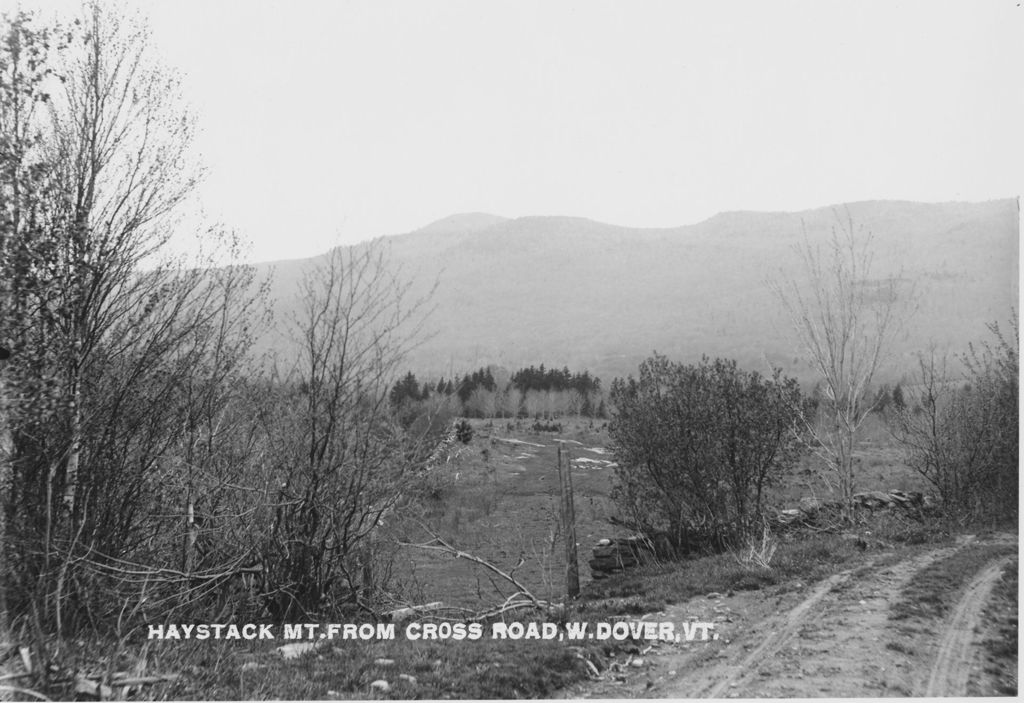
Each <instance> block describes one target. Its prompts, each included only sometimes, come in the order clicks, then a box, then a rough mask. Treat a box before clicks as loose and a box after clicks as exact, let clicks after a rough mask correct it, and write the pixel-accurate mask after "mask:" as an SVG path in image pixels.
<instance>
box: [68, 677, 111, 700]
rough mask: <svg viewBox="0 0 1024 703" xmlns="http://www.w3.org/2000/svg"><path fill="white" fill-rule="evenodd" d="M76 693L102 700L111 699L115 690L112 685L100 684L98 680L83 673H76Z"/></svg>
mask: <svg viewBox="0 0 1024 703" xmlns="http://www.w3.org/2000/svg"><path fill="white" fill-rule="evenodd" d="M75 693H76V694H79V695H85V696H89V697H91V698H97V699H99V700H101V701H109V700H110V699H111V697H113V695H114V691H113V689H111V688H110V686H106V685H103V684H100V683H99V682H98V681H93V680H92V679H89V678H86V677H85V676H83V675H82V674H77V675H75Z"/></svg>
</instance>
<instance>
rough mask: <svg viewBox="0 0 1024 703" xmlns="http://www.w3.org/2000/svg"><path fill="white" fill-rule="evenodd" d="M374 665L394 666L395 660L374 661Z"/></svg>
mask: <svg viewBox="0 0 1024 703" xmlns="http://www.w3.org/2000/svg"><path fill="white" fill-rule="evenodd" d="M373 665H374V666H394V665H395V660H394V659H374V660H373Z"/></svg>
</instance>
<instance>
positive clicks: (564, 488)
mask: <svg viewBox="0 0 1024 703" xmlns="http://www.w3.org/2000/svg"><path fill="white" fill-rule="evenodd" d="M558 487H559V489H560V492H561V498H562V501H561V503H562V510H561V513H562V534H564V535H565V591H566V595H568V596H569V597H570V598H575V597H576V596H578V595H579V594H580V567H579V557H578V555H577V553H576V507H575V505H574V501H573V491H572V462H571V460H570V458H569V456H568V453H566V461H565V468H564V469H563V467H562V446H561V445H559V446H558Z"/></svg>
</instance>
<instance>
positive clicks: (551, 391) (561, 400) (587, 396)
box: [390, 364, 607, 419]
mask: <svg viewBox="0 0 1024 703" xmlns="http://www.w3.org/2000/svg"><path fill="white" fill-rule="evenodd" d="M505 373H507V372H503V371H502V370H500V369H495V368H493V367H486V368H479V369H477V370H475V371H473V372H471V373H466V374H463V376H462V378H458V377H455V378H452V379H445V378H444V377H441V378H440V379H438V380H437V381H436V382H432V381H423V382H421V381H420V380H419V379H417V378H416V374H415V373H413V372H412V371H409V372H407V373H406V374H405V376H403V377H402V378H401V380H399V381H398V382H397V383H396V384H395V385H394V387H393V388H392V389H391V393H390V399H391V403H392V405H393V406H395V407H396V408H400V407H404V406H406V407H407V406H415V405H417V404H422V403H424V402H425V401H428V400H433V401H435V402H437V401H442V400H446V401H447V402H448V405H449V406H450V407H451V409H452V412H453V413H455V414H458V415H463V416H467V417H480V418H491V417H498V418H511V417H520V418H526V417H535V418H538V419H540V418H546V419H550V418H553V417H560V416H563V415H582V416H584V417H594V418H604V417H607V408H606V405H605V399H604V394H603V392H602V390H601V380H600V379H599V378H597V377H596V376H592V375H591V374H590V372H589V371H583V372H576V373H573V372H571V371H570V370H569V369H568V367H565V368H562V369H545V367H544V364H541V365H540V366H539V367H535V366H530V367H527V368H522V369H520V370H518V371H516V372H515V373H513V374H512V375H511V376H509V377H508V379H509V380H508V381H506V382H504V383H499V381H498V380H497V379H496V378H495V375H497V376H498V377H499V378H500V377H501V376H503V375H504V374H505Z"/></svg>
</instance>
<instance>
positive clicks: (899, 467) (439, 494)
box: [395, 416, 927, 607]
mask: <svg viewBox="0 0 1024 703" xmlns="http://www.w3.org/2000/svg"><path fill="white" fill-rule="evenodd" d="M556 422H557V423H558V424H560V425H561V427H562V430H561V432H549V431H537V430H534V429H532V427H533V426H534V421H532V420H519V421H508V420H505V421H501V420H494V421H483V420H474V421H472V424H473V427H474V437H473V440H472V441H471V442H470V443H469V444H467V445H457V449H456V453H455V455H454V456H453V458H452V460H451V461H450V462H449V463H448V464H446V465H444V466H442V467H438V469H436V472H437V476H435V477H434V479H433V480H434V481H435V482H436V483H435V485H437V486H438V489H437V491H436V497H435V498H434V499H433V500H432V501H430V502H429V503H428V512H427V513H426V516H425V519H426V522H427V524H428V525H429V526H430V528H431V529H432V530H433V531H434V532H435V533H436V534H438V535H440V536H442V537H444V538H445V539H446V540H447V541H449V542H450V543H452V544H453V545H455V546H457V547H459V548H460V549H463V550H465V551H468V552H470V553H472V554H474V555H476V556H479V557H481V558H484V559H487V560H488V561H491V562H492V563H494V564H495V565H497V566H499V567H500V568H502V569H505V570H510V569H513V568H515V567H516V565H517V564H519V563H520V561H521V560H523V563H522V565H521V566H519V568H518V569H516V572H515V573H516V576H517V578H519V579H520V581H521V582H522V583H523V584H524V585H526V586H527V587H528V588H530V590H531V591H532V592H533V593H534V595H536V596H538V597H539V598H545V599H558V598H560V597H561V595H562V594H563V593H564V589H565V558H564V546H563V539H562V535H561V534H560V532H559V527H558V525H559V521H558V474H557V468H556V466H557V453H558V448H559V447H562V449H563V452H564V453H566V454H568V455H569V456H571V458H572V466H573V470H572V479H573V487H574V493H575V506H576V519H577V526H576V536H577V542H578V544H579V558H580V565H581V568H580V581H581V584H582V585H586V583H587V582H589V581H590V571H589V569H588V568H587V566H586V563H587V561H588V560H589V559H590V556H591V554H590V550H591V549H592V547H593V546H594V545H595V544H596V542H597V541H598V540H599V539H601V538H604V537H618V536H626V535H628V532H627V531H625V530H624V529H623V528H621V527H616V526H615V525H612V524H611V523H610V522H609V521H608V518H609V517H610V516H612V515H613V514H614V513H615V507H614V505H613V504H612V501H611V498H610V495H611V491H612V485H613V479H614V469H613V466H614V464H613V462H614V456H613V455H612V448H611V446H610V440H609V437H608V432H607V423H606V422H604V421H598V420H593V421H591V420H589V419H586V418H563V419H560V420H558V421H556ZM542 424H546V423H542ZM855 458H856V459H857V461H858V462H859V467H860V479H859V484H858V488H859V490H891V489H898V490H910V491H924V490H927V484H926V483H925V482H924V480H923V479H922V478H921V477H920V476H919V475H917V474H916V473H914V472H913V471H912V470H910V469H909V468H907V467H906V466H905V465H904V464H903V463H902V461H901V453H900V449H899V447H898V446H896V445H895V442H894V441H893V440H892V438H891V437H890V436H889V434H888V433H887V431H886V429H885V427H884V425H883V424H882V423H881V421H880V420H879V419H878V418H877V417H875V416H871V417H869V418H868V421H867V422H866V423H865V427H864V428H863V431H862V439H861V446H860V449H859V450H858V451H857V452H856V454H855ZM821 465H822V462H821V460H820V459H819V458H817V457H815V456H812V455H808V456H805V457H804V458H803V459H802V460H801V461H800V462H799V464H798V465H797V466H795V467H794V468H793V470H792V471H791V472H790V474H789V475H787V476H786V477H785V478H784V479H783V480H781V481H779V482H777V483H776V484H775V485H772V486H771V487H770V489H769V494H768V499H767V503H768V505H769V506H771V507H775V508H786V507H795V506H797V505H798V504H799V502H800V499H801V498H804V497H817V498H821V499H830V498H835V497H837V496H836V495H835V494H834V493H833V492H832V489H831V487H830V485H829V483H828V481H827V475H824V474H823V472H822V470H821ZM401 537H403V538H404V541H407V542H408V541H413V542H415V541H424V540H426V539H428V536H427V534H426V533H424V532H418V533H417V531H416V530H415V529H410V530H409V532H408V533H407V534H402V535H401ZM395 574H396V578H397V579H398V580H399V581H401V582H402V584H403V586H404V587H405V588H406V589H408V591H410V592H411V593H413V594H415V596H416V598H417V599H420V600H421V602H431V601H438V600H441V601H444V602H446V603H450V604H452V605H459V606H464V607H478V606H480V605H482V604H484V603H488V602H493V601H494V599H495V597H496V595H497V594H496V592H495V589H494V588H493V586H492V585H491V583H490V582H489V581H488V579H487V578H486V576H485V574H484V573H482V572H481V569H480V567H479V566H476V565H474V564H471V563H470V562H467V561H463V560H457V559H454V558H452V557H450V556H447V555H437V554H433V553H429V552H425V551H421V550H417V549H413V548H405V549H403V550H402V551H401V552H400V553H399V555H398V558H397V560H396V567H395Z"/></svg>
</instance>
